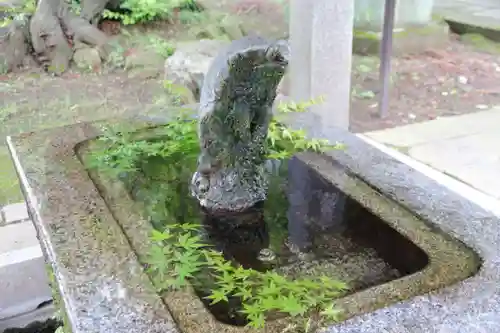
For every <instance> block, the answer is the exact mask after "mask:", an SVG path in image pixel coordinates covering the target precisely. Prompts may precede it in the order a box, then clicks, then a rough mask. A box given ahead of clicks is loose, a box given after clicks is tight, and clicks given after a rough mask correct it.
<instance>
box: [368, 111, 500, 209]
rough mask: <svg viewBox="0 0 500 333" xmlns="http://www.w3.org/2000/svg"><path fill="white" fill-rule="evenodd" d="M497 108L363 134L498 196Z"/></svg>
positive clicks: (499, 129)
mask: <svg viewBox="0 0 500 333" xmlns="http://www.w3.org/2000/svg"><path fill="white" fill-rule="evenodd" d="M499 126H500V108H495V109H491V110H487V111H482V112H476V113H471V114H467V115H461V116H454V117H447V118H441V119H437V120H433V121H428V122H424V123H419V124H413V125H407V126H403V127H398V128H394V129H389V130H384V131H376V132H371V133H366V134H365V135H366V136H367V137H369V138H371V139H373V140H375V141H377V142H380V143H383V144H386V145H389V146H394V147H396V148H405V150H406V153H407V154H408V155H409V156H411V157H413V158H414V159H416V160H418V161H420V162H422V163H425V164H427V165H429V166H431V167H433V168H434V169H436V170H438V171H441V172H444V173H446V174H448V175H450V176H452V177H455V178H457V179H460V180H461V181H462V182H465V183H467V184H469V185H470V186H472V187H474V188H476V189H478V190H480V191H482V192H483V193H486V194H488V195H490V196H492V197H494V198H496V199H500V177H499V174H500V148H499V147H500V127H499Z"/></svg>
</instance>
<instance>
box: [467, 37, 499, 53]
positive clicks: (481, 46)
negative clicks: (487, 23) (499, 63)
mask: <svg viewBox="0 0 500 333" xmlns="http://www.w3.org/2000/svg"><path fill="white" fill-rule="evenodd" d="M460 40H461V41H462V42H464V43H465V44H467V45H470V46H472V47H473V48H475V49H477V50H480V51H483V52H488V53H500V43H497V42H495V41H492V40H490V39H488V38H486V37H485V36H483V35H480V34H477V33H469V34H465V35H462V36H461V37H460Z"/></svg>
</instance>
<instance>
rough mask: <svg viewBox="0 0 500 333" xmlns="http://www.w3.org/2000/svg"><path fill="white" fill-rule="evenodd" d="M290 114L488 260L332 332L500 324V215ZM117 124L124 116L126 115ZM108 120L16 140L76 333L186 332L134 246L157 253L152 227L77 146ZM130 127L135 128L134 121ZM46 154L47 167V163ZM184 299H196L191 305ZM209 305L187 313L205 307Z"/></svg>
mask: <svg viewBox="0 0 500 333" xmlns="http://www.w3.org/2000/svg"><path fill="white" fill-rule="evenodd" d="M290 121H293V124H295V125H296V126H297V127H299V126H300V127H303V128H305V129H306V130H308V131H309V133H310V135H311V136H312V137H326V138H328V139H329V140H331V141H332V142H336V141H340V142H343V143H344V144H345V145H346V146H347V149H346V150H343V151H333V152H329V153H328V155H329V156H328V158H327V159H325V160H324V163H326V164H331V163H332V160H331V159H333V160H334V161H335V162H336V163H338V164H339V165H340V166H342V167H345V168H347V169H348V170H349V171H350V172H352V174H353V175H354V176H356V177H360V178H362V179H363V180H364V181H366V182H368V183H369V185H370V186H373V187H374V188H376V189H377V191H378V192H380V193H381V194H382V195H383V196H387V197H388V198H390V199H392V200H394V202H396V203H397V205H400V206H403V207H404V208H405V209H408V210H410V211H411V215H412V216H419V217H421V218H422V219H425V221H426V223H428V224H429V225H431V226H432V227H436V228H438V229H441V230H444V231H445V232H446V233H448V234H449V235H451V236H452V237H454V238H456V239H458V240H459V241H461V242H463V244H464V245H466V246H469V247H471V248H473V249H474V250H475V251H476V252H477V253H478V254H479V255H480V256H481V258H482V259H483V262H482V266H481V269H480V271H479V272H478V273H477V274H476V275H475V276H472V277H470V278H468V279H467V280H465V281H462V282H460V283H457V284H454V285H451V286H449V287H446V288H443V289H438V290H436V291H434V292H432V293H428V294H424V295H421V296H418V297H415V298H411V299H407V300H403V301H400V302H398V303H397V304H394V305H391V306H388V307H386V308H383V309H380V310H378V311H375V312H369V313H366V314H363V315H360V316H359V317H355V318H352V319H350V320H348V321H346V322H343V323H340V324H338V325H333V326H330V327H328V328H327V329H325V332H331V333H337V332H342V333H345V332H348V333H351V332H352V333H358V332H367V333H380V332H382V331H383V330H386V331H391V330H392V331H393V332H398V333H428V332H472V333H480V332H486V333H496V332H498V331H499V330H500V322H499V321H498V318H499V316H500V302H499V301H500V292H499V290H498V283H499V281H500V272H499V270H498V262H499V261H500V258H499V253H500V219H499V218H498V217H495V216H494V215H492V214H491V213H489V212H487V211H485V210H483V209H482V208H480V207H479V206H477V205H475V204H472V203H471V202H470V201H468V200H467V199H466V198H464V197H462V196H460V195H459V194H457V193H455V192H452V191H450V190H449V189H447V188H446V187H443V186H442V185H439V184H438V183H437V182H436V181H434V180H432V179H430V178H428V177H427V176H424V175H423V174H421V173H419V172H417V171H415V169H412V168H410V167H408V166H407V165H405V164H402V163H401V162H399V161H397V160H395V159H394V158H392V157H389V156H388V155H386V154H385V153H382V152H381V151H380V150H378V149H376V148H374V147H372V146H371V145H369V144H367V143H366V142H364V141H363V140H361V139H360V138H357V137H356V136H354V135H353V134H351V133H348V132H346V131H342V130H339V129H338V128H331V129H329V130H328V131H327V132H326V133H322V132H317V130H318V126H317V122H318V119H317V117H315V116H314V115H308V114H303V115H298V116H297V118H294V119H290ZM109 124H116V120H115V121H110V122H109ZM102 125H103V124H102V123H99V124H95V125H90V124H76V125H73V126H70V127H66V128H60V129H56V130H51V131H44V132H40V133H36V134H33V133H29V134H24V135H21V136H19V137H17V138H10V139H9V146H10V149H11V150H12V151H13V153H14V157H15V158H16V159H18V160H19V164H18V165H20V167H19V170H18V171H19V172H20V174H21V175H23V179H25V180H24V181H23V182H22V186H23V187H24V189H25V190H29V193H30V198H28V199H29V207H30V210H32V211H36V213H37V214H33V216H36V219H35V221H34V223H35V225H36V227H37V229H38V230H39V232H40V234H41V235H42V239H43V242H42V244H43V246H44V249H45V250H46V252H47V253H48V254H49V258H51V260H53V262H52V264H53V266H54V267H55V268H57V270H56V271H57V272H58V274H56V279H57V281H58V283H59V285H60V288H61V295H62V298H63V300H64V302H65V304H66V305H70V306H69V307H68V311H69V312H70V316H69V320H70V322H71V325H72V327H73V332H74V333H81V332H86V333H87V332H88V333H90V332H92V333H94V332H116V333H122V332H127V333H136V332H137V333H139V332H140V333H142V332H158V333H159V332H162V333H163V332H178V330H177V329H176V328H175V324H174V321H173V319H172V318H171V317H170V315H169V313H168V310H167V309H166V307H165V306H164V305H163V303H161V301H159V298H158V297H157V296H156V292H155V291H154V289H153V287H152V285H151V282H150V280H149V279H148V278H147V277H146V276H145V275H144V274H143V273H142V270H141V266H140V265H139V263H138V261H137V258H136V256H135V254H133V250H132V248H131V247H130V244H131V243H133V247H134V248H136V249H137V251H138V253H144V251H147V248H144V246H145V245H146V244H145V242H146V241H145V240H146V239H147V238H148V234H149V231H150V230H151V228H152V226H150V225H149V226H148V223H139V224H138V223H137V221H138V220H137V219H135V218H133V219H130V216H129V215H130V214H128V212H123V207H127V206H120V205H118V206H116V207H114V209H115V210H122V215H125V217H126V218H125V220H123V221H122V222H121V223H122V224H121V226H122V228H120V226H119V225H118V224H117V222H116V219H115V217H114V216H113V215H112V214H111V212H110V211H109V207H110V206H109V205H107V204H106V202H105V201H104V199H103V197H102V196H101V194H100V193H99V192H98V191H97V190H96V188H95V185H94V183H93V182H92V181H91V180H90V179H89V177H88V173H87V171H86V169H85V168H84V167H83V166H82V165H81V164H80V160H79V159H78V157H77V156H76V153H75V145H77V144H79V143H81V142H83V141H86V140H89V139H93V138H95V137H96V136H97V135H99V134H100V132H99V128H101V126H102ZM122 125H125V124H122ZM127 125H128V128H130V127H129V126H130V125H131V124H130V123H128V124H127ZM142 126H144V123H139V124H137V129H139V128H140V127H142ZM330 158H331V159H330ZM42 162H43V163H44V164H43V165H44V168H43V169H41V168H40V167H39V165H40V163H42ZM361 197H363V195H362V194H361ZM366 199H367V200H368V199H369V198H368V197H367V198H366ZM106 200H108V199H106ZM383 200H385V199H383ZM391 202H392V201H391ZM63 203H64V204H63ZM108 203H109V202H108ZM39 207H43V209H40V208H39ZM373 207H374V209H379V208H380V206H377V205H374V206H373ZM386 213H387V214H391V213H390V212H386ZM127 218H129V219H130V221H129V220H127ZM124 233H126V234H127V236H125V235H124ZM97 236H98V237H97ZM409 236H411V235H409ZM412 237H413V236H412ZM130 242H131V243H130ZM96 272H98V274H97V273H96ZM185 295H186V293H180V294H177V296H178V297H177V299H178V300H179V301H178V303H177V304H176V303H175V302H174V303H173V304H172V305H174V306H175V305H177V306H182V305H192V304H191V303H189V300H187V299H186V298H183V297H182V296H185ZM184 301H186V302H188V303H189V304H188V303H186V304H182V303H183V302H184ZM198 303H201V302H199V301H198ZM199 305H200V307H197V308H196V309H193V308H189V310H190V311H187V312H190V313H193V312H194V311H205V310H203V305H202V304H199ZM209 317H210V316H209ZM422 318H425V320H422ZM191 323H193V322H190V324H191ZM217 327H221V325H219V326H217ZM223 327H224V329H225V327H227V326H223ZM206 331H208V332H209V331H210V330H209V329H207V330H206ZM197 332H200V331H197ZM216 332H220V331H216Z"/></svg>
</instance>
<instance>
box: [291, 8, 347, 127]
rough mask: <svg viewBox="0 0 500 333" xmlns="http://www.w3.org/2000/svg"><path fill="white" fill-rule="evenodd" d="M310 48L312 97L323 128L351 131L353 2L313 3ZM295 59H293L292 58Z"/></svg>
mask: <svg viewBox="0 0 500 333" xmlns="http://www.w3.org/2000/svg"><path fill="white" fill-rule="evenodd" d="M311 3H314V8H313V22H312V47H311V96H312V97H313V98H315V97H319V96H322V97H323V98H324V102H323V103H321V104H319V105H317V106H315V107H314V108H313V110H314V112H315V113H317V114H318V115H319V116H320V117H321V120H322V121H321V123H322V125H323V127H325V128H328V127H330V126H337V127H340V128H343V129H348V128H349V109H350V91H351V59H352V30H353V17H354V2H353V1H352V0H335V1H332V0H314V1H311ZM292 57H293V56H292Z"/></svg>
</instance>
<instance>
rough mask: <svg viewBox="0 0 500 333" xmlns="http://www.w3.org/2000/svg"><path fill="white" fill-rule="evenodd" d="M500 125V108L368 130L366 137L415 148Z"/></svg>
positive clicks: (488, 129) (397, 145)
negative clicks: (378, 129) (372, 130)
mask: <svg viewBox="0 0 500 333" xmlns="http://www.w3.org/2000/svg"><path fill="white" fill-rule="evenodd" d="M499 128H500V107H497V108H493V109H490V110H485V111H479V112H474V113H469V114H464V115H460V116H453V117H442V118H438V119H435V120H431V121H427V122H423V123H417V124H411V125H406V126H400V127H395V128H391V129H387V130H381V131H374V132H369V133H364V134H365V136H367V137H369V138H371V139H373V140H375V141H377V142H380V143H385V144H389V145H392V146H396V147H412V146H415V145H421V144H425V143H429V142H434V141H436V140H443V139H452V138H457V137H462V136H465V135H471V134H476V133H482V132H484V131H495V130H499Z"/></svg>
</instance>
